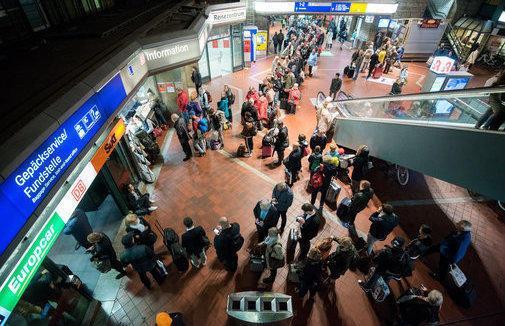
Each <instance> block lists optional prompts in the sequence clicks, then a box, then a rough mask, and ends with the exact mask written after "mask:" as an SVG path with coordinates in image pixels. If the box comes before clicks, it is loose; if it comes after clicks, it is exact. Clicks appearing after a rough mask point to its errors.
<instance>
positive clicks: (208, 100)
mask: <svg viewBox="0 0 505 326" xmlns="http://www.w3.org/2000/svg"><path fill="white" fill-rule="evenodd" d="M205 94H207V102H209V103H212V96H211V95H210V93H209V92H208V91H205Z"/></svg>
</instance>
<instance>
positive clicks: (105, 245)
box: [91, 233, 117, 260]
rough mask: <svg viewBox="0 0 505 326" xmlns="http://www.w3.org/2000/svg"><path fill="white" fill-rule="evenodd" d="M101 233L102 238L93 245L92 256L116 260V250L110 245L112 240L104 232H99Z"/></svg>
mask: <svg viewBox="0 0 505 326" xmlns="http://www.w3.org/2000/svg"><path fill="white" fill-rule="evenodd" d="M101 235H102V238H101V239H100V241H98V242H97V243H96V244H95V245H94V247H93V250H92V251H91V253H92V258H94V259H98V260H105V259H110V260H116V259H117V256H116V251H115V250H114V247H112V242H111V241H110V239H109V237H108V236H107V235H106V234H105V233H101Z"/></svg>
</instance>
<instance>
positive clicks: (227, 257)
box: [214, 217, 244, 273]
mask: <svg viewBox="0 0 505 326" xmlns="http://www.w3.org/2000/svg"><path fill="white" fill-rule="evenodd" d="M214 232H215V233H216V237H215V238H214V248H216V254H217V258H218V259H219V261H220V262H221V263H223V265H224V268H225V269H226V270H227V271H229V272H234V273H235V271H236V270H237V263H238V256H237V251H238V250H240V247H241V246H242V244H243V243H244V238H243V237H242V235H241V234H240V225H238V223H230V222H228V219H227V218H226V217H221V218H220V219H219V225H218V227H217V228H216V229H215V230H214Z"/></svg>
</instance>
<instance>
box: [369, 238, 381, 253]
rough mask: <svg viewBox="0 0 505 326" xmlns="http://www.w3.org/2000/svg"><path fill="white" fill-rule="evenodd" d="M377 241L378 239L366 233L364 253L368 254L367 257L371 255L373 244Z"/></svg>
mask: <svg viewBox="0 0 505 326" xmlns="http://www.w3.org/2000/svg"><path fill="white" fill-rule="evenodd" d="M379 240H380V239H377V238H376V237H374V236H373V235H371V234H370V233H368V236H367V237H366V244H367V249H366V252H367V253H368V255H370V254H371V253H372V251H373V245H374V243H376V242H377V241H379Z"/></svg>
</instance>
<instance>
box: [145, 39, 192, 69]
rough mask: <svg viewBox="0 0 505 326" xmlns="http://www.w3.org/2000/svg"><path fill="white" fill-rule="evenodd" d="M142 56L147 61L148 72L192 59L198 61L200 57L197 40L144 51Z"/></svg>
mask: <svg viewBox="0 0 505 326" xmlns="http://www.w3.org/2000/svg"><path fill="white" fill-rule="evenodd" d="M144 55H145V58H146V60H147V67H148V68H149V69H150V70H151V69H159V68H162V67H166V66H170V65H174V64H178V63H181V62H184V61H188V60H192V59H193V60H198V58H199V57H200V46H199V42H198V39H196V38H194V39H191V40H187V41H181V42H177V43H170V44H167V45H162V46H158V47H155V48H150V49H145V50H144Z"/></svg>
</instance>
